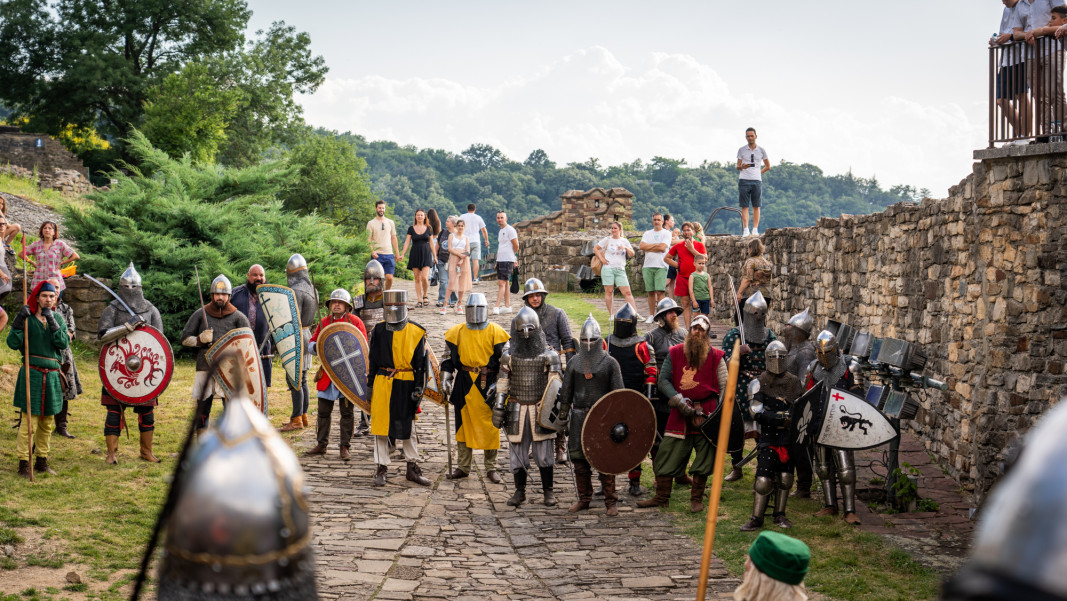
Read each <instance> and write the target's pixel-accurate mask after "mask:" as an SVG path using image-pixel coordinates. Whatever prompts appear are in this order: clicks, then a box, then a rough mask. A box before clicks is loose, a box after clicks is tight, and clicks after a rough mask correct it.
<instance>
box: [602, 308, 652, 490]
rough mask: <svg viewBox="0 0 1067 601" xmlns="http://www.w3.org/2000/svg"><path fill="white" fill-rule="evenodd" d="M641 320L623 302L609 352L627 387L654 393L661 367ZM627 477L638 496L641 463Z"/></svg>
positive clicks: (609, 343) (614, 326)
mask: <svg viewBox="0 0 1067 601" xmlns="http://www.w3.org/2000/svg"><path fill="white" fill-rule="evenodd" d="M637 319H638V317H637V311H635V310H634V308H633V307H631V306H630V304H629V303H623V305H622V308H621V309H619V310H618V311H617V312H616V313H615V318H614V319H613V320H612V326H611V327H612V330H611V335H610V336H608V355H609V356H611V358H612V359H615V360H616V361H618V363H619V368H620V369H621V370H622V383H623V386H624V387H626V388H629V389H630V390H636V391H637V392H640V393H641V394H644V395H649V396H650V395H651V394H652V389H653V388H655V384H656V376H657V375H658V374H659V370H658V369H657V368H656V363H655V361H653V360H652V352H651V350H650V349H649V344H648V342H646V341H645V337H644V336H642V335H640V334H639V333H638V332H637ZM610 390H615V388H610V389H609V391H610ZM605 392H608V391H605ZM597 398H600V397H597ZM650 400H651V399H650ZM594 402H595V400H594ZM627 477H628V479H629V481H630V494H631V495H633V496H635V497H636V496H639V495H640V494H641V465H640V464H638V465H637V467H635V468H634V469H632V470H630V473H629V474H627ZM605 494H606V493H605Z"/></svg>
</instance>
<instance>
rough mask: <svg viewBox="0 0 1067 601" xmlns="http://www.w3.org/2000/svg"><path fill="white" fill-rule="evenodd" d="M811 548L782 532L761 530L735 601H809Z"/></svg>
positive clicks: (751, 550) (734, 595) (749, 557)
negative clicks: (806, 578) (807, 585)
mask: <svg viewBox="0 0 1067 601" xmlns="http://www.w3.org/2000/svg"><path fill="white" fill-rule="evenodd" d="M810 563H811V549H809V548H808V546H807V545H806V544H804V543H803V542H801V541H799V540H797V539H795V538H793V537H791V536H786V535H784V534H781V533H779V532H760V534H759V536H757V537H756V540H754V541H753V542H752V546H750V547H749V548H748V559H747V560H746V561H745V574H744V576H743V579H742V581H741V584H740V585H738V587H737V589H735V590H734V594H733V599H734V600H735V601H808V592H807V590H806V589H805V588H804V576H806V575H807V573H808V565H809V564H810Z"/></svg>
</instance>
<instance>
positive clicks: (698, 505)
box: [689, 474, 708, 513]
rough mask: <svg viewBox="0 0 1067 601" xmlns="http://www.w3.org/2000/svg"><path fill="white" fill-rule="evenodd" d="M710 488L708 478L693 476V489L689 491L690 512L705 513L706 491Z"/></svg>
mask: <svg viewBox="0 0 1067 601" xmlns="http://www.w3.org/2000/svg"><path fill="white" fill-rule="evenodd" d="M707 486H708V477H707V476H698V475H696V474H693V489H692V490H690V491H689V511H690V512H692V513H700V512H701V511H704V489H705V488H707Z"/></svg>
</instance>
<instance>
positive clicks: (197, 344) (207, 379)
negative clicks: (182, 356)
mask: <svg viewBox="0 0 1067 601" xmlns="http://www.w3.org/2000/svg"><path fill="white" fill-rule="evenodd" d="M232 293H233V286H232V285H231V284H230V279H229V278H227V277H226V276H224V275H221V274H220V275H219V276H218V277H216V278H215V279H214V280H212V282H211V287H210V288H209V289H208V294H209V295H210V298H211V301H210V302H208V304H206V305H204V306H203V307H200V308H199V309H197V310H196V311H193V314H192V315H190V316H189V321H187V322H185V329H183V330H182V337H181V338H182V346H184V347H188V348H195V349H197V353H196V377H195V378H194V379H193V393H192V397H193V400H194V401H196V420H197V422H196V428H197V430H198V431H203V429H204V428H207V420H208V417H209V416H210V415H211V405H212V403H213V402H214V399H215V397H216V396H217V397H219V398H221V399H223V402H224V403H225V401H226V393H225V391H224V390H222V388H221V387H220V386H219V385H218V383H216V382H215V378H213V377H211V372H209V371H208V364H207V359H206V358H205V357H204V355H205V354H206V353H207V350H208V349H209V348H211V345H212V344H214V342H215V336H216V335H217V336H219V337H220V338H221V337H222V336H225V335H226V333H227V332H229V331H230V330H233V329H236V328H247V327H249V325H248V318H247V317H245V314H244V313H241V312H240V311H238V310H237V307H235V306H233V304H232V303H230V295H231V294H232Z"/></svg>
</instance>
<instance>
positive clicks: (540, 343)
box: [508, 328, 555, 405]
mask: <svg viewBox="0 0 1067 601" xmlns="http://www.w3.org/2000/svg"><path fill="white" fill-rule="evenodd" d="M554 352H555V351H553V350H552V349H550V348H548V345H547V344H545V333H544V332H543V331H542V330H541V329H540V328H537V329H535V330H534V331H533V332H531V333H530V337H529V338H523V337H522V336H519V337H517V338H513V339H512V340H511V350H510V354H511V374H510V375H509V376H508V394H510V395H511V398H512V399H513V400H515V401H516V402H518V403H520V404H522V405H535V404H537V403H538V402H539V401H540V400H541V396H542V395H544V393H545V388H546V387H547V386H548V370H547V369H546V367H547V366H548V361H549V357H548V354H549V353H554Z"/></svg>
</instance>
